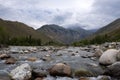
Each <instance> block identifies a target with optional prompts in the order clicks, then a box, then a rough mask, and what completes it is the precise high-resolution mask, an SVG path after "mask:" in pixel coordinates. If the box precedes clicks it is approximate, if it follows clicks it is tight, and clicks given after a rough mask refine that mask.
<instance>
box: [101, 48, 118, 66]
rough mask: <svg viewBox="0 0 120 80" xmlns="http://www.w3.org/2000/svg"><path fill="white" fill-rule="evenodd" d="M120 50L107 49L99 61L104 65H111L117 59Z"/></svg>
mask: <svg viewBox="0 0 120 80" xmlns="http://www.w3.org/2000/svg"><path fill="white" fill-rule="evenodd" d="M118 53H119V50H116V49H108V50H107V51H105V52H104V53H103V54H102V56H101V57H100V58H99V63H100V64H102V65H111V64H113V63H115V62H116V61H117V58H116V56H117V54H118Z"/></svg>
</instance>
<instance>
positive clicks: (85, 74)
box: [74, 68, 93, 77]
mask: <svg viewBox="0 0 120 80" xmlns="http://www.w3.org/2000/svg"><path fill="white" fill-rule="evenodd" d="M74 73H75V76H76V77H91V76H93V73H92V72H90V71H89V70H87V69H84V68H81V69H78V70H75V72H74Z"/></svg>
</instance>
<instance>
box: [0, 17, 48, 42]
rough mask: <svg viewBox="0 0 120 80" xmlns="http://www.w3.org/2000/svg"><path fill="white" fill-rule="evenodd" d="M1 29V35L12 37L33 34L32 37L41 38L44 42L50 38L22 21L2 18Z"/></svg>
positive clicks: (0, 20)
mask: <svg viewBox="0 0 120 80" xmlns="http://www.w3.org/2000/svg"><path fill="white" fill-rule="evenodd" d="M0 30H1V31H2V32H1V33H0V35H2V34H5V36H9V37H10V38H14V37H26V36H31V37H32V38H36V39H41V40H42V41H43V42H46V41H49V40H50V38H49V37H47V36H46V35H44V34H42V33H38V32H37V31H36V30H34V29H33V28H31V27H29V26H27V25H25V24H23V23H20V22H13V21H7V20H2V19H0Z"/></svg>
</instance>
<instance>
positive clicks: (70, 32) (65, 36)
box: [37, 24, 87, 44]
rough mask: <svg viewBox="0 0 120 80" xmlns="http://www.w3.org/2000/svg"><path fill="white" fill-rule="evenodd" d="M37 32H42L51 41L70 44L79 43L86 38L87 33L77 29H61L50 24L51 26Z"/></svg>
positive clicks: (43, 27) (45, 26)
mask: <svg viewBox="0 0 120 80" xmlns="http://www.w3.org/2000/svg"><path fill="white" fill-rule="evenodd" d="M37 31H38V32H42V33H44V34H46V35H47V36H48V37H50V38H51V39H53V40H56V41H59V42H62V43H65V44H70V43H73V42H75V41H79V40H80V39H83V38H85V37H86V34H87V31H86V30H84V29H82V28H79V29H76V28H67V29H66V28H63V27H61V26H58V25H55V24H51V25H44V26H42V27H41V28H39V29H38V30H37Z"/></svg>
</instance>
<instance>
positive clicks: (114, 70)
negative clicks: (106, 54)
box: [104, 62, 120, 78]
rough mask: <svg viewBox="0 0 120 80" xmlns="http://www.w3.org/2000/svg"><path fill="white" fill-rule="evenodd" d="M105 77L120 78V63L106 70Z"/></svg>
mask: <svg viewBox="0 0 120 80" xmlns="http://www.w3.org/2000/svg"><path fill="white" fill-rule="evenodd" d="M104 74H105V75H109V76H112V77H119V78H120V62H116V63H114V64H112V65H110V66H108V68H107V69H106V70H105V72H104Z"/></svg>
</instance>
